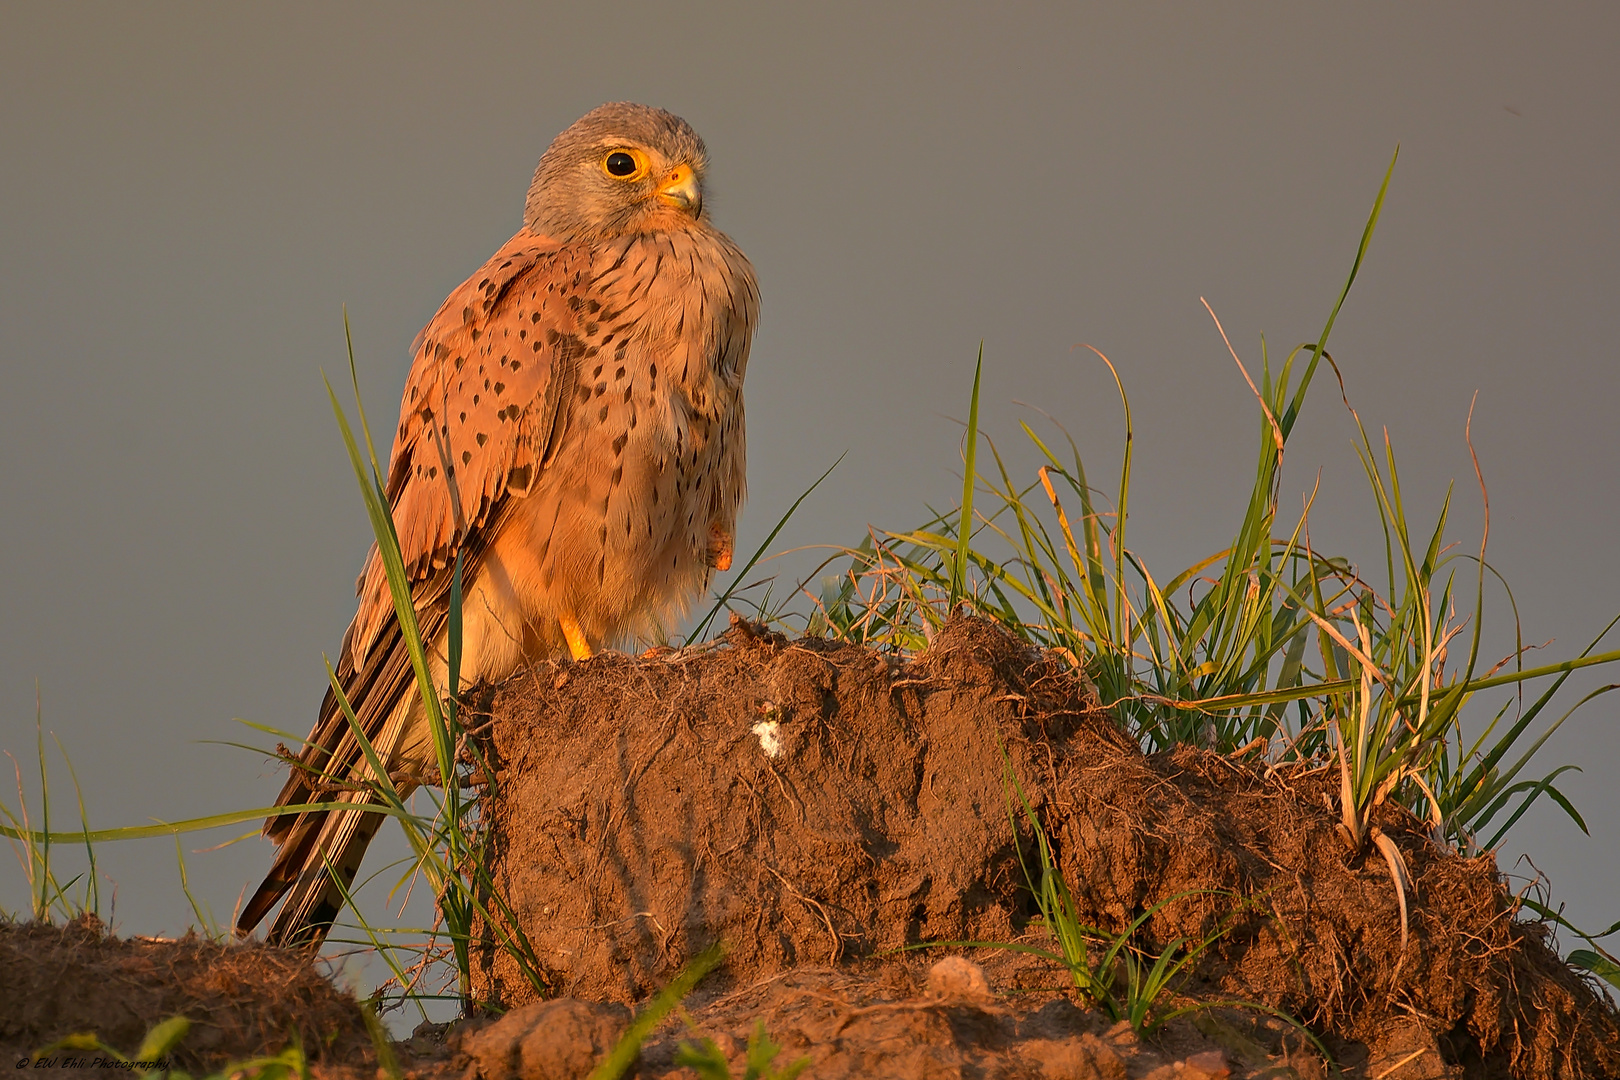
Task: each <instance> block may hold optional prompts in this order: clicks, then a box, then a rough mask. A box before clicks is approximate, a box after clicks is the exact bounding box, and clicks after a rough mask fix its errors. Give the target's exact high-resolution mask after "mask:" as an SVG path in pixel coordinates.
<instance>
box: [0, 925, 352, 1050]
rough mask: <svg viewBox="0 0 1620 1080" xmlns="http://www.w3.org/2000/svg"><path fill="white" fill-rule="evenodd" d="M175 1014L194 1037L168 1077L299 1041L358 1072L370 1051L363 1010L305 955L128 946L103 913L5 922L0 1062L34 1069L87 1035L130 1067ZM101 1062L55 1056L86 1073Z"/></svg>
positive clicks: (249, 947) (187, 942)
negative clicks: (59, 922) (58, 920)
mask: <svg viewBox="0 0 1620 1080" xmlns="http://www.w3.org/2000/svg"><path fill="white" fill-rule="evenodd" d="M174 1016H184V1017H186V1018H187V1019H188V1020H189V1021H191V1029H190V1031H189V1032H188V1033H187V1035H186V1036H185V1038H184V1039H182V1040H181V1042H180V1043H179V1045H178V1047H177V1048H176V1049H175V1050H174V1051H173V1053H172V1054H171V1055H170V1058H171V1067H172V1068H176V1069H180V1070H184V1071H186V1072H189V1073H194V1074H202V1073H206V1072H211V1071H213V1070H215V1069H218V1068H221V1067H223V1066H224V1065H225V1064H227V1063H228V1062H231V1061H242V1060H246V1059H248V1058H252V1057H256V1056H260V1055H266V1054H274V1053H278V1052H279V1051H280V1050H281V1049H282V1048H283V1047H284V1046H286V1045H287V1044H288V1043H289V1041H291V1040H292V1039H297V1040H298V1041H299V1042H300V1043H301V1044H302V1046H303V1048H304V1052H305V1054H306V1055H307V1056H308V1057H309V1058H310V1059H312V1060H314V1061H316V1062H320V1063H323V1064H327V1065H342V1064H345V1063H347V1064H359V1063H361V1062H363V1061H364V1060H366V1058H367V1055H368V1054H369V1053H370V1052H371V1041H370V1038H369V1037H368V1035H367V1034H366V1027H365V1021H364V1020H363V1019H362V1017H361V1015H360V1005H359V1003H358V1002H357V1001H355V999H354V997H353V995H351V994H347V993H344V992H343V991H341V990H339V989H337V987H335V986H333V985H332V982H331V980H330V979H328V978H326V977H325V976H324V975H322V974H321V973H320V972H319V971H318V970H317V969H316V967H315V964H314V962H313V960H312V958H311V957H310V956H308V955H306V954H301V953H295V952H292V951H289V950H285V949H273V948H270V947H269V946H266V945H262V944H255V943H242V944H221V943H219V942H215V941H210V940H208V939H207V938H203V937H199V936H197V935H196V934H188V935H187V936H185V937H183V938H177V939H167V940H165V939H157V938H119V937H115V936H113V935H111V934H109V933H107V931H106V928H105V927H104V926H103V925H102V924H101V921H100V920H99V919H97V918H96V917H95V916H94V915H83V916H80V917H79V918H77V919H75V920H73V921H72V922H70V923H67V924H66V925H63V926H53V925H51V924H48V923H43V922H27V923H15V922H9V921H5V920H0V1061H5V1062H8V1063H14V1062H15V1061H23V1060H31V1059H32V1058H33V1056H34V1054H35V1053H36V1052H37V1051H39V1050H41V1049H43V1048H45V1047H46V1046H48V1045H50V1044H51V1043H53V1042H56V1041H57V1040H59V1039H63V1038H66V1037H68V1036H70V1035H77V1034H86V1033H90V1034H94V1035H96V1036H97V1037H98V1038H99V1039H100V1040H101V1041H102V1042H103V1043H105V1044H107V1045H108V1046H111V1047H112V1048H113V1049H114V1050H116V1051H118V1052H119V1053H121V1054H123V1055H124V1056H126V1057H131V1056H133V1055H134V1054H135V1052H136V1050H137V1049H138V1048H139V1047H140V1045H141V1040H142V1039H143V1038H144V1037H145V1036H146V1034H147V1032H148V1031H150V1030H151V1029H152V1028H153V1027H155V1026H156V1025H157V1024H159V1023H161V1022H163V1021H165V1020H168V1019H169V1018H171V1017H174ZM99 1055H100V1052H99V1051H94V1050H76V1051H72V1050H70V1051H63V1052H61V1053H60V1054H58V1055H56V1056H57V1057H58V1058H72V1059H82V1060H83V1061H84V1062H85V1063H86V1066H88V1063H89V1062H90V1061H91V1060H92V1059H94V1058H95V1057H97V1056H99ZM17 1067H18V1068H19V1069H20V1068H22V1066H17ZM62 1067H64V1068H71V1067H73V1066H71V1065H70V1064H67V1063H66V1062H65V1061H64V1063H63V1065H62ZM7 1068H10V1064H8V1065H7Z"/></svg>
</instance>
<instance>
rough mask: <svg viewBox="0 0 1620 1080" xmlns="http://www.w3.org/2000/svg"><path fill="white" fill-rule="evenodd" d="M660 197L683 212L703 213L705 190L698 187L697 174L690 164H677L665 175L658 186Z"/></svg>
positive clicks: (694, 215)
mask: <svg viewBox="0 0 1620 1080" xmlns="http://www.w3.org/2000/svg"><path fill="white" fill-rule="evenodd" d="M658 198H659V200H660V201H662V202H664V203H667V204H668V205H670V206H673V207H674V208H675V209H677V210H679V211H680V212H681V213H683V214H688V215H690V216H692V217H698V216H699V215H701V214H702V213H703V192H702V191H700V190H699V189H698V182H697V174H695V173H694V172H692V166H690V165H684V164H683V165H677V166H676V167H675V169H674V171H673V172H671V173H670V174H669V175H668V176H666V177H664V182H663V183H662V184H660V185H659V186H658Z"/></svg>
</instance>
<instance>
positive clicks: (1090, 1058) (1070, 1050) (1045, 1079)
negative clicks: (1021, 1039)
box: [1022, 1034, 1125, 1080]
mask: <svg viewBox="0 0 1620 1080" xmlns="http://www.w3.org/2000/svg"><path fill="white" fill-rule="evenodd" d="M1022 1053H1023V1055H1024V1057H1026V1058H1027V1059H1029V1060H1030V1061H1032V1062H1033V1063H1034V1064H1035V1065H1036V1066H1037V1067H1038V1068H1039V1069H1040V1075H1041V1077H1042V1080H1125V1059H1124V1058H1122V1057H1120V1056H1119V1054H1118V1052H1117V1051H1115V1050H1114V1048H1113V1047H1111V1046H1109V1045H1108V1044H1107V1043H1105V1042H1103V1041H1102V1040H1101V1039H1099V1038H1097V1036H1095V1035H1091V1034H1086V1035H1081V1036H1080V1037H1079V1038H1077V1039H1031V1040H1029V1041H1027V1042H1026V1043H1024V1046H1023V1049H1022Z"/></svg>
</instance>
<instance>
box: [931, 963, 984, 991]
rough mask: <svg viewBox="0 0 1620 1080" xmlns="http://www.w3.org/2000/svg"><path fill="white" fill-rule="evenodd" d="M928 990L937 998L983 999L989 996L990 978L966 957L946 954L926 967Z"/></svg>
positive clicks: (982, 969)
mask: <svg viewBox="0 0 1620 1080" xmlns="http://www.w3.org/2000/svg"><path fill="white" fill-rule="evenodd" d="M928 992H929V993H930V994H933V995H934V996H935V997H938V998H951V999H957V1000H963V1001H972V1000H974V999H980V1000H983V999H988V998H989V997H990V980H988V979H986V978H985V977H984V968H982V967H980V966H979V965H978V964H975V963H974V962H973V961H971V960H969V959H968V958H967V957H965V956H947V957H946V958H945V959H943V960H941V961H939V962H938V963H936V964H935V965H934V966H933V967H931V968H929V969H928Z"/></svg>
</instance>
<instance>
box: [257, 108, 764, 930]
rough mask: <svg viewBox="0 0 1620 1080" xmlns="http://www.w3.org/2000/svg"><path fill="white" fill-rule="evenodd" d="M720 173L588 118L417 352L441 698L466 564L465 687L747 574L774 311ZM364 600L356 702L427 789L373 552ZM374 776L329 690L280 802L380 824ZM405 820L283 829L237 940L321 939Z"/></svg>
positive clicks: (399, 438)
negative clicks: (747, 438)
mask: <svg viewBox="0 0 1620 1080" xmlns="http://www.w3.org/2000/svg"><path fill="white" fill-rule="evenodd" d="M707 167H708V157H707V152H706V151H705V149H704V146H703V140H702V139H700V138H699V137H698V135H697V132H695V131H693V130H692V128H691V126H690V125H688V124H687V123H686V121H684V120H682V119H680V118H679V117H677V116H674V115H672V114H670V113H667V112H665V111H663V110H662V109H654V108H649V107H647V106H643V105H633V104H626V103H621V104H610V105H603V106H601V107H600V108H597V109H594V110H592V111H591V112H589V113H587V114H586V115H585V116H584V117H582V118H581V119H580V120H579V121H578V122H576V123H575V124H574V125H573V126H572V127H570V128H568V129H567V130H566V131H564V132H563V133H562V134H560V135H558V136H557V138H556V140H555V141H553V142H552V144H551V146H550V147H549V148H548V149H547V150H546V152H545V155H544V156H543V157H541V159H540V165H539V167H538V168H537V169H536V170H535V174H534V182H533V183H532V184H531V186H530V187H529V195H528V202H527V204H526V205H525V209H524V215H523V228H522V229H520V230H519V231H518V233H517V235H516V236H514V237H512V239H510V240H508V241H507V242H506V244H505V245H503V246H502V247H501V249H500V250H499V251H497V252H496V253H495V254H494V256H493V257H491V258H490V260H489V261H488V262H486V263H485V264H484V265H483V266H482V267H480V268H479V269H478V271H477V272H476V273H474V274H473V275H472V276H471V277H469V278H468V279H467V280H466V281H465V282H463V283H462V284H461V285H460V286H459V287H458V288H456V290H455V291H454V292H452V293H451V294H450V296H449V298H448V299H446V300H445V302H444V306H443V307H441V308H440V309H439V312H438V314H437V315H435V316H434V317H433V321H432V322H430V323H428V325H427V327H426V328H425V329H424V330H423V331H422V333H421V334H420V335H418V337H417V340H416V342H415V344H414V345H413V346H412V352H413V354H414V360H413V362H412V365H411V372H410V376H409V378H408V379H407V380H406V383H405V394H404V400H403V401H402V403H401V405H400V418H399V429H398V431H397V433H396V435H395V439H394V447H393V452H392V454H391V456H390V460H389V469H388V482H387V495H388V499H389V501H390V503H391V505H392V507H393V515H394V523H395V528H396V530H397V531H398V534H399V541H400V548H401V551H402V554H403V555H404V563H405V572H406V576H407V577H408V578H409V580H410V581H411V586H412V590H413V597H414V602H415V605H416V610H417V618H418V621H419V623H420V625H421V629H422V638H423V641H424V642H426V643H428V645H429V653H430V656H429V666H430V669H431V671H432V675H433V678H434V681H435V685H436V686H437V687H438V688H439V691H440V693H441V694H443V693H444V690H445V687H446V685H447V679H446V671H447V662H446V655H447V626H448V621H449V620H448V609H449V593H450V579H451V572H452V567H453V566H454V564H455V560H456V556H457V555H458V554H460V555H461V556H462V557H463V574H464V586H463V589H464V596H463V605H462V607H463V644H462V654H461V672H460V680H461V682H462V684H464V685H472V684H474V683H476V682H478V681H480V680H486V681H495V680H499V679H502V678H504V677H506V676H508V675H510V674H511V673H512V672H513V671H514V670H516V669H517V668H518V667H519V666H520V665H522V664H526V663H532V662H533V661H535V660H538V659H543V658H546V657H551V656H557V655H562V654H564V653H565V652H566V653H567V654H569V655H572V656H573V657H574V658H575V659H576V660H577V659H583V658H585V657H588V656H589V655H590V654H591V650H592V649H593V648H600V647H604V646H607V645H610V644H612V643H614V642H616V641H620V640H623V639H625V638H627V637H630V636H632V635H636V634H642V635H646V634H650V633H654V632H656V630H657V628H658V627H660V626H667V625H669V623H670V622H671V621H672V620H674V619H677V618H679V617H680V615H681V614H683V613H684V611H685V610H686V608H687V606H688V605H689V604H690V603H691V601H692V600H693V599H694V598H696V597H697V596H698V595H700V594H701V592H702V591H703V589H704V588H705V587H706V586H707V584H708V581H709V578H710V575H711V574H712V572H713V571H714V570H716V569H719V570H724V569H726V568H727V567H729V565H730V563H731V549H732V536H733V529H734V526H735V522H736V518H737V508H738V505H739V504H740V503H741V501H742V498H743V493H744V475H743V468H744V460H743V459H744V455H743V395H742V384H743V372H744V369H745V368H746V367H747V364H748V349H749V343H750V341H751V339H752V337H753V331H754V325H755V323H756V321H757V320H758V316H759V288H758V286H757V285H756V284H755V281H754V271H753V267H752V266H750V265H749V262H748V260H747V258H745V257H744V256H743V253H742V252H741V251H739V250H738V249H737V246H736V245H735V244H734V243H732V241H731V239H730V238H729V237H727V236H726V235H725V234H724V233H722V232H720V231H719V230H718V229H716V228H715V227H714V226H713V225H712V224H711V223H710V220H709V214H708V212H707V210H706V208H705V206H704V198H703V193H704V177H705V173H706V170H707ZM356 591H357V594H358V596H359V598H360V600H359V608H358V610H357V611H356V613H355V616H354V621H353V622H352V623H350V624H349V629H348V633H347V634H346V635H345V636H344V640H343V651H342V655H341V656H340V658H339V663H338V668H337V677H338V681H339V683H340V684H341V685H342V687H343V690H344V693H345V696H346V697H347V698H348V700H349V702H350V703H351V705H352V706H353V708H354V712H355V715H356V717H357V719H358V720H359V722H360V725H361V727H362V728H363V729H364V731H365V732H366V734H367V736H368V737H369V739H370V740H371V742H372V745H373V746H374V747H375V748H376V752H377V755H378V758H379V760H380V761H381V762H382V764H383V765H384V767H385V768H386V769H387V770H388V772H389V774H390V775H391V776H394V777H396V778H397V777H404V778H405V780H404V783H403V787H404V788H405V789H407V790H408V789H409V787H410V786H411V784H412V781H411V777H413V776H416V775H421V774H422V772H423V771H424V770H426V769H427V768H428V765H429V762H430V761H431V760H432V759H433V756H434V755H433V749H432V742H431V737H430V734H429V732H428V730H427V728H428V725H427V722H426V720H425V717H424V714H423V709H422V704H421V700H420V695H419V694H418V692H417V690H416V686H415V682H414V675H413V672H412V668H411V662H410V658H409V656H408V654H407V651H406V647H405V644H404V642H403V640H402V637H401V633H400V627H399V623H398V620H397V618H396V616H395V613H394V607H393V601H392V598H391V596H390V593H389V590H388V583H387V579H386V577H385V574H384V570H383V566H382V562H381V559H380V558H379V556H378V552H377V548H376V547H375V546H373V547H372V549H371V552H370V554H369V555H368V556H367V559H366V563H365V568H364V569H363V570H362V571H361V574H360V579H359V582H358V584H357V587H356ZM370 778H371V774H370V770H369V768H368V766H367V763H366V761H365V760H364V757H363V755H362V751H361V749H360V746H359V745H358V743H357V742H356V740H355V738H354V736H353V733H352V732H351V731H350V729H349V725H348V722H347V720H346V719H345V717H344V715H343V713H342V711H341V709H340V708H339V705H338V702H337V699H336V696H335V695H334V694H333V693H332V692H331V691H330V690H328V692H327V695H326V700H325V702H324V703H323V704H322V706H321V711H320V719H319V720H318V721H317V722H316V724H315V727H314V730H313V731H311V732H310V735H309V738H308V740H307V741H306V745H305V748H304V750H303V752H302V753H301V754H300V755H299V757H298V761H297V763H296V764H295V765H294V767H293V769H292V775H291V776H290V777H289V778H288V780H287V783H286V786H285V787H284V788H282V791H281V795H280V797H279V798H278V799H277V802H276V805H278V806H287V805H295V804H299V803H304V802H320V801H344V802H352V803H355V804H356V805H357V807H359V806H364V805H366V804H367V803H368V802H370V801H371V800H370V798H369V796H368V794H367V792H366V790H365V789H364V784H365V782H366V781H367V780H368V779H370ZM398 782H399V781H398V780H396V783H398ZM382 819H383V815H382V814H379V813H375V812H371V813H367V812H364V811H362V810H359V809H356V810H354V811H333V812H325V813H304V814H299V815H285V816H280V817H272V818H270V819H268V820H267V821H266V823H265V828H264V832H265V835H267V836H269V837H270V838H271V839H272V840H274V841H275V842H276V844H277V845H278V848H279V850H278V851H277V853H276V858H275V862H274V864H273V865H272V866H271V868H270V872H269V874H268V876H267V877H266V878H265V880H264V883H263V884H262V885H260V886H259V889H258V891H257V892H256V893H255V894H254V895H253V898H252V899H251V900H250V901H249V902H248V904H247V906H246V907H245V908H244V909H243V910H242V913H241V917H240V918H239V919H238V921H237V932H238V933H241V934H246V933H248V932H249V931H251V930H252V929H253V927H254V926H256V925H257V924H258V923H259V921H260V920H261V919H262V918H264V916H265V914H266V913H267V912H268V911H269V910H270V908H272V907H273V906H274V905H275V904H276V902H277V901H278V900H279V899H281V898H282V896H284V895H285V896H286V897H287V900H286V903H285V904H283V905H282V908H281V911H280V913H279V914H278V915H277V917H276V919H275V921H274V923H273V924H272V925H271V928H270V930H269V933H268V937H269V940H270V941H272V942H279V943H295V942H303V943H313V944H318V943H319V942H321V941H322V940H324V939H325V937H326V934H327V932H328V931H329V930H330V929H331V925H332V921H333V919H334V918H336V916H337V913H338V911H339V910H340V909H341V907H342V892H341V891H340V890H339V889H338V888H337V886H336V884H335V883H334V881H333V880H332V875H333V873H335V874H336V875H338V876H339V877H340V879H341V880H342V882H343V885H344V887H345V888H347V887H348V885H349V884H350V883H351V882H352V881H353V880H354V876H355V871H356V870H357V869H358V868H359V865H360V859H361V856H362V855H363V854H364V852H365V849H366V845H367V844H368V843H369V842H370V840H371V837H372V836H373V834H375V832H376V831H377V827H378V826H379V825H380V824H381V822H382ZM329 867H330V872H329V869H328V868H329Z"/></svg>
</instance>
